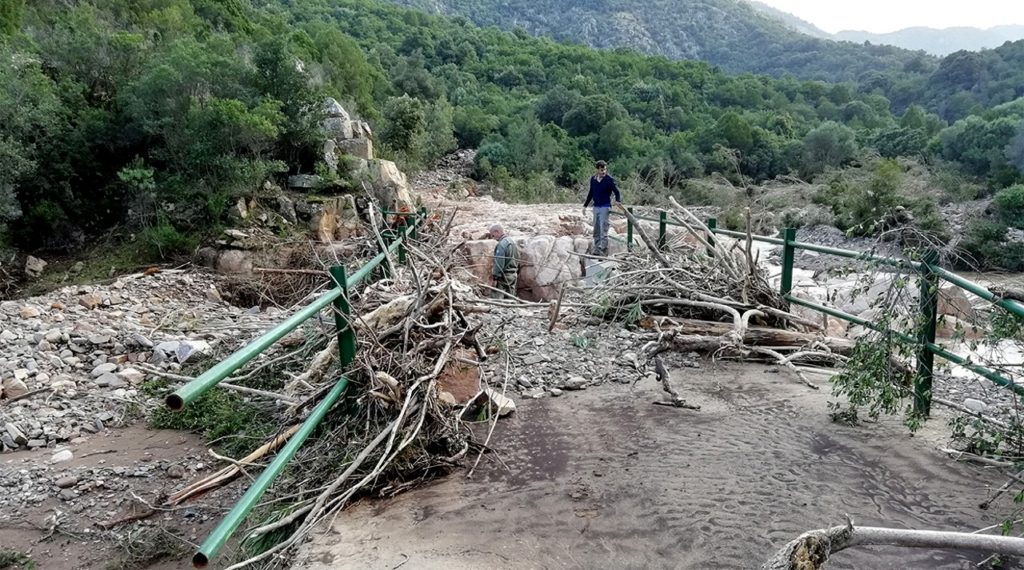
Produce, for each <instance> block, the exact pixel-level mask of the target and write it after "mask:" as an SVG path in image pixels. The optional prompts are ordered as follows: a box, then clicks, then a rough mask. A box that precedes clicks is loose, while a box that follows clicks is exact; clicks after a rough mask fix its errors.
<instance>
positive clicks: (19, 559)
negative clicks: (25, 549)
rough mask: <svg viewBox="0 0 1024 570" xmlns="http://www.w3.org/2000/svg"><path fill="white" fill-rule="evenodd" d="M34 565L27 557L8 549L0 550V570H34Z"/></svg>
mask: <svg viewBox="0 0 1024 570" xmlns="http://www.w3.org/2000/svg"><path fill="white" fill-rule="evenodd" d="M35 569H36V563H35V561H34V560H32V559H31V558H29V557H28V556H27V555H25V554H22V553H21V552H18V551H17V550H12V549H10V548H0V570H35Z"/></svg>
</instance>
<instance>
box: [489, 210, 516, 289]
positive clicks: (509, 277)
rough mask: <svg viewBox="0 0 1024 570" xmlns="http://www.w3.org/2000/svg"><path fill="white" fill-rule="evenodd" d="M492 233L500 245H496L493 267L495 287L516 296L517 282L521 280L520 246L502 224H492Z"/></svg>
mask: <svg viewBox="0 0 1024 570" xmlns="http://www.w3.org/2000/svg"><path fill="white" fill-rule="evenodd" d="M490 235H491V239H494V240H498V245H497V246H495V247H494V267H493V268H491V277H493V278H494V287H495V288H496V289H500V290H502V291H503V292H505V293H506V294H507V295H510V296H512V297H515V296H516V283H517V282H518V281H519V248H518V247H516V242H514V241H512V238H511V237H509V236H508V234H506V233H505V228H503V227H501V224H494V225H492V226H491V230H490Z"/></svg>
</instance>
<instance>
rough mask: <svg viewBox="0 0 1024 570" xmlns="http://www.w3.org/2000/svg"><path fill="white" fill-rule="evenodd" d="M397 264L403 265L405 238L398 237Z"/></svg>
mask: <svg viewBox="0 0 1024 570" xmlns="http://www.w3.org/2000/svg"><path fill="white" fill-rule="evenodd" d="M398 263H400V264H402V265H405V236H404V235H402V236H399V237H398Z"/></svg>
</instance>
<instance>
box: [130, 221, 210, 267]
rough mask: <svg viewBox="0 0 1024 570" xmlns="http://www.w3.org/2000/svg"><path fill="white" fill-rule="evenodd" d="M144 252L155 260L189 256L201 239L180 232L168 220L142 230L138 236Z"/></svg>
mask: <svg viewBox="0 0 1024 570" xmlns="http://www.w3.org/2000/svg"><path fill="white" fill-rule="evenodd" d="M138 239H139V241H140V242H141V244H142V247H143V250H144V251H145V253H146V254H147V255H149V256H150V257H151V258H153V259H168V258H171V257H174V256H177V255H187V254H190V253H192V251H193V250H195V248H196V247H197V246H198V245H199V238H198V237H196V236H194V235H187V234H184V233H181V232H180V231H178V229H177V228H175V227H174V226H173V225H172V224H171V223H170V222H169V221H167V219H166V218H162V219H160V221H158V222H157V223H156V224H155V225H152V226H149V227H147V228H146V229H144V230H142V231H141V232H140V233H139V236H138Z"/></svg>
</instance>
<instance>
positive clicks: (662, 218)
mask: <svg viewBox="0 0 1024 570" xmlns="http://www.w3.org/2000/svg"><path fill="white" fill-rule="evenodd" d="M666 233H668V212H666V211H665V210H661V211H660V212H658V249H665V241H666V240H665V234H666Z"/></svg>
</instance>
